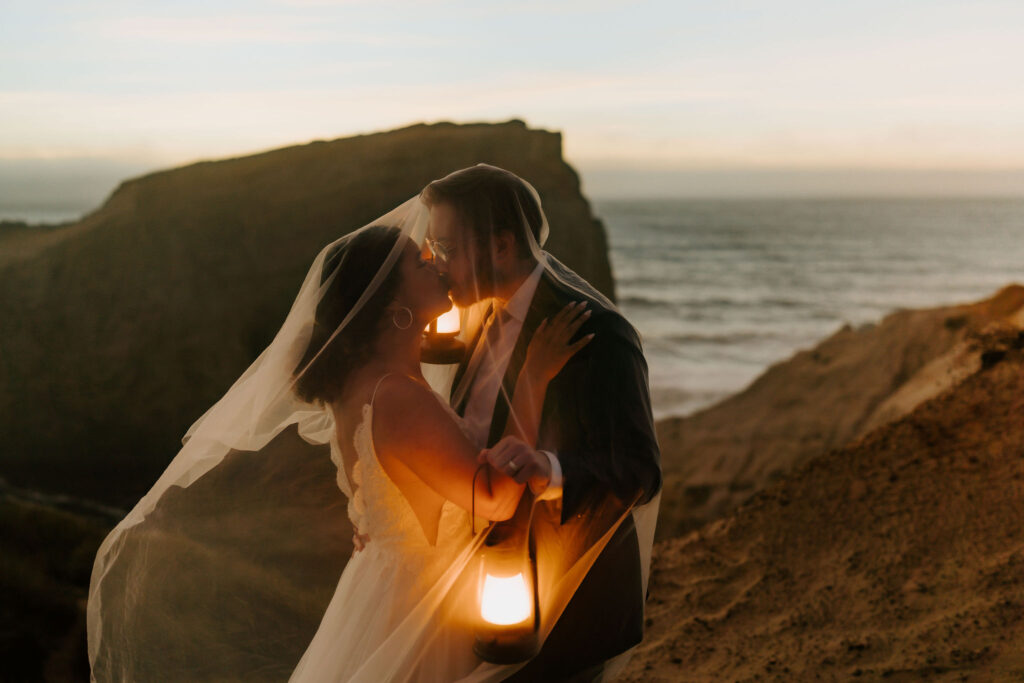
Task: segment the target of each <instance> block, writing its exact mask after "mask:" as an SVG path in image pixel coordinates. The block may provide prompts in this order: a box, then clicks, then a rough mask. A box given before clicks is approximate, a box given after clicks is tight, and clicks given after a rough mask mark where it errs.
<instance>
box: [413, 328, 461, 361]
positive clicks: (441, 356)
mask: <svg viewBox="0 0 1024 683" xmlns="http://www.w3.org/2000/svg"><path fill="white" fill-rule="evenodd" d="M465 355H466V345H465V344H463V343H462V342H461V341H459V340H458V339H455V338H453V337H442V336H440V335H437V336H435V335H430V334H428V335H427V336H426V337H424V338H423V343H422V344H420V360H421V361H422V362H424V363H430V364H431V365H452V364H454V363H460V362H462V358H463V356H465Z"/></svg>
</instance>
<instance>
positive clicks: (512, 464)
mask: <svg viewBox="0 0 1024 683" xmlns="http://www.w3.org/2000/svg"><path fill="white" fill-rule="evenodd" d="M508 468H509V469H510V470H512V471H513V472H518V471H519V465H517V464H516V462H515V461H514V460H509V461H508Z"/></svg>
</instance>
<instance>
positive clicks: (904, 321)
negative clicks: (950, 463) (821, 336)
mask: <svg viewBox="0 0 1024 683" xmlns="http://www.w3.org/2000/svg"><path fill="white" fill-rule="evenodd" d="M1022 323H1024V287H1022V286H1020V285H1009V286H1007V287H1005V288H1003V289H1002V290H1000V291H999V292H998V293H996V294H995V295H994V296H992V297H991V298H989V299H986V300H983V301H980V302H976V303H972V304H962V305H953V306H942V307H938V308H931V309H922V310H903V311H897V312H894V313H892V314H890V315H888V316H886V317H885V319H884V320H882V321H881V322H880V323H878V324H877V325H866V326H863V327H861V328H859V329H852V328H850V327H844V328H843V329H841V330H839V331H838V332H836V333H835V334H833V335H832V336H831V337H829V338H827V339H825V340H824V341H822V342H821V343H820V344H818V345H817V346H816V347H814V348H813V349H810V350H805V351H800V352H799V353H797V354H795V355H794V356H793V357H792V358H790V359H789V360H787V361H784V362H781V363H778V364H776V365H774V366H772V367H771V368H769V369H768V370H767V371H765V372H764V374H762V375H761V376H760V377H758V378H757V379H756V380H755V381H754V382H753V383H752V384H751V385H750V386H749V387H748V388H747V389H746V390H744V391H742V392H740V393H739V394H736V395H734V396H732V397H730V398H728V399H726V400H724V401H722V402H720V403H718V404H716V405H714V406H712V407H710V408H708V409H706V410H703V411H701V412H699V413H696V414H694V415H692V416H689V417H685V418H671V419H667V420H663V421H661V422H660V423H659V424H658V438H659V441H660V443H661V447H662V464H663V467H664V469H665V495H664V500H665V501H666V502H665V503H663V504H662V510H661V516H660V518H659V522H658V524H659V528H658V538H659V539H665V538H672V537H675V536H678V535H680V534H682V533H685V532H687V531H690V530H693V529H697V528H700V527H701V526H703V525H704V524H707V523H708V522H710V521H713V520H715V519H718V518H719V517H721V516H722V515H725V514H728V513H729V512H730V511H731V510H733V509H735V507H736V506H737V505H739V504H740V503H742V502H743V501H744V500H746V499H747V498H749V497H750V496H751V495H753V494H754V493H756V492H757V491H759V490H761V489H763V488H764V487H766V486H768V485H770V484H772V483H773V482H776V481H779V480H780V479H782V478H783V477H785V476H786V475H787V474H788V473H789V472H791V471H792V470H793V469H794V468H795V467H798V466H799V465H800V464H802V463H804V462H806V461H807V460H808V459H810V458H812V457H815V456H817V455H820V454H821V453H824V452H825V451H827V450H829V449H831V448H838V447H841V446H844V445H845V444H847V443H848V442H849V441H850V440H851V439H854V438H857V437H859V436H863V435H865V434H867V433H869V432H870V431H871V430H873V429H875V428H877V427H879V426H881V425H883V424H886V423H888V422H891V421H892V420H895V419H897V418H899V417H901V416H903V415H905V414H907V413H908V412H910V411H911V410H913V409H914V408H915V407H916V406H917V405H919V404H920V403H922V402H923V401H925V400H927V399H928V398H931V397H933V396H935V395H937V394H938V393H940V392H942V391H944V390H946V389H948V388H949V387H951V386H953V385H954V384H955V383H956V382H958V381H960V380H962V379H963V378H964V377H966V376H968V375H970V374H971V373H972V372H974V371H975V370H976V369H977V368H978V367H979V365H980V362H981V361H980V353H979V352H978V350H977V348H976V347H977V341H976V337H977V335H978V334H980V333H981V332H982V331H984V330H986V329H990V328H992V327H997V328H998V327H1000V326H1008V327H1011V328H1012V327H1014V326H1019V325H1021V324H1022Z"/></svg>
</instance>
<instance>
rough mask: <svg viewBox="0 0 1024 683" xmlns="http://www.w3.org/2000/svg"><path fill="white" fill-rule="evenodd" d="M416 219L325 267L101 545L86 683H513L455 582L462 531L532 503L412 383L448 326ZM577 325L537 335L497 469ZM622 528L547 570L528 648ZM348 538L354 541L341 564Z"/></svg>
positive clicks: (447, 373) (488, 311)
mask: <svg viewBox="0 0 1024 683" xmlns="http://www.w3.org/2000/svg"><path fill="white" fill-rule="evenodd" d="M428 217H429V211H428V209H427V207H426V206H425V205H424V203H423V202H422V201H421V199H420V198H419V197H414V198H412V199H410V200H408V201H406V202H404V203H403V204H401V205H400V206H398V207H397V208H395V209H394V210H392V211H390V212H389V213H387V214H385V215H384V216H382V217H380V218H379V219H377V220H375V221H373V222H372V223H370V224H368V226H367V227H364V228H362V229H360V230H358V231H356V232H353V233H351V234H349V235H346V236H345V237H342V238H340V239H338V240H336V241H335V242H333V243H332V244H329V245H327V246H326V247H325V248H324V249H323V250H321V252H320V254H319V255H318V256H317V257H316V259H315V260H314V262H313V265H312V266H311V268H310V269H309V271H308V273H307V275H306V277H305V280H304V282H303V284H302V286H301V288H300V290H299V294H298V296H297V297H296V299H295V300H294V302H293V304H292V307H291V309H290V311H289V313H288V315H287V317H286V319H285V321H284V323H283V324H282V326H281V329H280V330H279V331H278V333H277V335H276V336H275V338H274V340H273V341H272V342H271V344H270V345H269V346H268V347H267V348H266V349H265V350H264V351H263V352H262V353H261V354H260V356H259V357H258V358H257V359H256V360H255V361H254V362H253V363H252V365H251V366H250V367H249V368H248V369H247V370H246V372H245V373H244V374H243V375H242V376H241V377H240V378H239V379H238V380H237V381H236V382H235V383H234V385H232V387H231V388H230V389H229V390H228V391H227V393H226V394H225V395H224V396H223V397H222V398H221V399H220V400H219V401H218V402H217V403H216V404H214V405H213V406H212V407H211V408H210V409H209V410H208V411H207V412H206V413H205V414H204V415H203V416H202V417H201V418H200V419H199V420H198V421H196V423H195V424H193V426H192V427H191V428H190V429H189V430H188V432H187V433H186V435H185V437H184V439H183V442H182V448H181V450H180V451H179V452H178V454H177V455H176V456H175V457H174V459H173V460H172V461H171V462H170V463H169V465H168V467H167V469H166V470H165V471H164V472H163V474H162V475H161V476H160V478H159V479H158V481H157V482H156V483H155V484H154V486H153V487H152V489H151V490H150V491H149V492H148V493H147V494H146V495H145V496H144V497H143V498H142V499H141V500H140V501H139V502H138V503H137V504H136V505H135V507H134V508H133V509H132V510H131V511H130V512H129V513H128V515H127V516H126V517H125V519H124V520H122V521H121V523H120V524H118V526H117V527H116V528H115V529H114V530H113V531H111V533H110V534H109V535H108V536H107V538H106V539H105V540H104V542H103V543H102V544H101V546H100V548H99V551H98V553H97V556H96V560H95V563H94V567H93V573H92V578H91V583H90V589H89V601H88V605H87V620H88V640H89V643H88V651H89V661H90V666H91V669H92V677H93V679H94V680H100V681H107V680H116V681H142V680H188V681H199V680H211V681H212V680H216V681H221V680H246V681H250V680H285V679H289V678H290V679H293V680H309V681H321V680H358V681H406V680H436V681H450V680H466V681H492V680H501V679H503V678H506V677H508V676H509V675H511V674H512V673H514V671H515V670H516V668H517V666H516V665H504V666H499V665H494V664H488V663H484V662H481V661H480V660H479V659H477V658H476V656H475V655H474V654H473V652H472V635H471V630H470V629H469V628H468V627H467V618H466V610H467V609H468V607H467V604H466V603H467V602H470V601H471V597H472V596H471V595H470V593H471V591H470V592H467V590H468V589H467V581H466V575H467V574H469V570H468V569H467V568H468V567H470V566H471V563H472V560H473V558H474V556H475V555H476V553H477V551H478V549H479V547H480V544H481V543H482V540H483V536H484V534H483V533H476V534H475V535H474V534H473V533H472V531H471V530H472V529H474V528H477V529H479V528H480V527H481V526H483V525H482V524H481V523H480V522H483V521H485V520H490V521H495V520H502V519H506V518H508V517H509V516H510V515H511V514H512V512H513V510H514V509H515V508H516V505H517V503H518V501H519V499H520V497H521V496H522V495H523V492H524V489H525V486H524V485H523V484H519V483H516V481H515V480H513V479H511V478H509V477H508V476H506V475H505V474H504V473H503V472H500V471H498V470H495V469H491V468H490V466H489V465H486V464H485V463H486V461H487V458H486V456H487V453H486V452H484V451H482V450H481V447H482V446H483V445H484V444H479V443H477V444H474V443H472V442H471V440H470V439H469V438H468V437H467V436H466V434H465V432H464V431H463V425H462V423H461V419H460V418H459V417H458V416H457V415H456V414H455V413H454V411H453V410H452V409H451V408H450V407H449V406H448V403H447V401H446V399H445V398H444V396H446V395H447V392H448V391H449V389H450V386H451V382H452V376H453V373H454V370H455V369H454V368H453V367H450V366H449V367H447V368H444V367H435V368H433V369H431V372H430V374H429V376H425V375H424V370H423V369H422V367H421V365H420V363H419V349H420V342H421V338H422V330H423V329H424V327H425V326H426V324H427V323H428V322H429V321H430V320H432V319H433V318H435V317H436V316H438V315H439V314H441V313H443V312H444V311H445V310H446V309H448V308H449V307H450V305H451V302H450V301H449V300H448V297H447V289H448V287H447V284H446V283H445V282H444V281H443V278H442V276H440V275H439V274H438V271H437V270H436V269H435V267H434V265H433V264H432V263H431V262H430V261H426V260H424V259H423V258H422V255H421V254H422V251H421V245H423V244H424V243H425V240H426V236H427V222H428ZM543 232H544V233H546V222H545V226H544V231H543ZM542 241H543V240H542ZM492 310H493V306H492V302H489V301H486V300H483V301H480V302H479V303H477V304H474V305H472V306H468V307H467V308H465V309H463V310H462V311H461V312H460V313H461V330H462V331H461V337H462V338H463V339H464V340H466V341H468V340H470V339H474V338H478V336H477V335H480V334H481V330H482V329H483V328H484V327H485V321H486V320H487V319H488V318H489V317H490V316H491V315H492ZM586 315H587V314H586V313H585V312H583V310H582V308H576V307H567V308H566V309H565V310H563V311H562V312H561V313H559V314H557V315H555V316H553V318H552V319H551V320H550V321H549V324H548V325H546V331H545V332H544V333H543V334H540V333H538V334H537V335H535V337H534V339H533V341H532V342H531V343H530V345H529V348H528V351H527V356H528V361H527V362H526V363H525V364H524V366H523V371H522V372H521V373H520V375H519V379H518V382H517V384H516V386H515V388H514V390H513V391H512V397H511V401H510V403H511V410H510V416H511V417H510V419H509V421H508V423H509V425H510V426H509V428H508V429H507V430H506V431H505V438H504V439H503V440H501V441H500V442H498V443H497V444H496V445H495V446H494V448H493V449H492V451H491V455H494V452H495V451H499V450H502V449H505V450H506V451H507V452H508V453H513V452H515V447H516V444H521V442H525V443H527V444H531V445H532V444H533V442H535V440H536V438H537V431H538V422H539V419H540V409H541V406H542V404H543V401H544V395H545V391H546V387H547V382H548V381H550V380H551V378H553V377H554V376H555V375H556V374H557V373H558V370H559V369H560V368H561V367H562V365H564V364H565V362H566V361H567V360H568V359H569V358H570V357H571V356H572V355H573V354H574V353H576V351H578V350H579V349H580V348H582V346H583V345H584V344H586V343H587V341H588V340H587V339H586V338H584V339H580V340H574V339H573V337H574V335H575V334H576V333H577V331H578V329H579V327H580V325H581V324H582V322H583V321H584V320H585V318H586ZM187 332H188V331H187V330H184V331H183V334H185V335H187ZM229 342H230V340H226V343H229ZM189 371H201V369H198V370H197V369H194V368H193V369H189ZM492 460H493V458H492ZM511 464H514V463H511ZM478 467H483V470H482V472H483V474H481V475H479V476H474V475H476V474H477V470H478ZM546 485H547V482H546V481H540V480H530V481H528V482H527V483H526V486H529V487H530V488H531V489H532V490H533V491H541V490H543V489H544V487H545V486H546ZM654 509H655V510H656V507H655V508H654ZM470 510H475V512H476V513H477V517H480V518H483V519H480V520H477V519H473V518H472V516H471V514H470ZM616 514H618V513H616ZM623 514H624V515H629V514H630V510H628V509H627V510H626V511H625V512H624V513H623ZM633 514H634V517H636V511H635V509H634V511H633ZM349 520H351V523H349ZM621 521H622V517H621V516H620V517H619V522H621ZM616 525H617V523H615V524H611V525H610V526H609V527H608V531H607V532H606V533H604V535H603V536H601V537H600V538H596V539H595V538H591V537H589V536H588V537H586V538H585V539H584V538H583V537H582V536H581V538H580V541H579V543H577V544H576V545H575V546H574V547H582V548H585V549H586V550H585V552H578V553H577V552H576V551H574V554H573V555H572V558H573V559H571V560H569V564H568V565H566V563H565V562H564V561H560V562H554V561H553V562H551V563H549V565H548V566H551V567H558V569H557V571H554V572H552V571H549V572H548V575H547V576H545V575H544V567H543V566H542V567H540V570H541V576H540V578H539V588H538V593H539V595H540V600H541V603H540V608H541V611H540V614H541V615H542V620H541V630H540V638H541V639H542V640H543V639H544V638H546V636H547V634H548V633H549V632H550V630H551V627H552V625H553V624H554V622H555V621H557V619H558V617H559V615H560V614H561V610H562V609H564V607H565V605H566V603H567V602H568V600H569V598H571V597H572V595H573V593H574V592H575V590H576V588H577V587H578V586H579V585H580V582H581V581H582V579H583V577H584V576H585V575H586V572H587V571H588V569H589V567H590V566H591V564H592V563H593V562H594V560H595V558H596V557H597V555H598V554H599V553H600V552H601V550H602V549H603V548H604V544H606V543H607V542H608V540H609V538H610V537H611V535H612V533H613V532H614V530H615V527H616ZM647 527H648V528H649V529H650V534H651V535H652V534H653V518H650V522H649V524H648V525H647ZM638 528H639V524H638ZM353 532H355V534H356V535H357V537H358V538H365V539H366V540H365V547H364V548H363V549H362V550H360V551H358V552H355V553H352V545H351V542H350V541H349V539H350V538H351V537H352V534H353ZM580 544H582V545H580ZM646 548H647V550H646V557H645V560H644V561H645V562H649V548H650V544H649V542H648V543H647V544H646ZM540 551H541V552H542V553H543V552H550V553H555V554H557V553H559V549H558V548H545V549H540ZM576 558H578V559H576ZM538 563H540V561H538ZM645 575H646V568H645ZM339 576H340V578H339Z"/></svg>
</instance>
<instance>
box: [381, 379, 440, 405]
mask: <svg viewBox="0 0 1024 683" xmlns="http://www.w3.org/2000/svg"><path fill="white" fill-rule="evenodd" d="M433 394H434V392H433V390H432V389H431V388H430V387H428V386H427V385H426V384H424V383H423V382H421V381H419V380H416V379H415V378H413V377H410V376H409V375H404V374H400V373H394V374H390V375H386V376H384V377H381V378H380V380H379V382H377V383H376V386H375V387H374V389H373V393H372V402H373V407H374V410H375V411H381V410H384V411H388V412H391V411H397V412H402V411H406V410H409V409H410V408H413V407H419V408H423V407H427V408H433V407H435V406H434V405H433V404H436V403H437V401H436V400H435V399H434V395H433Z"/></svg>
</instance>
